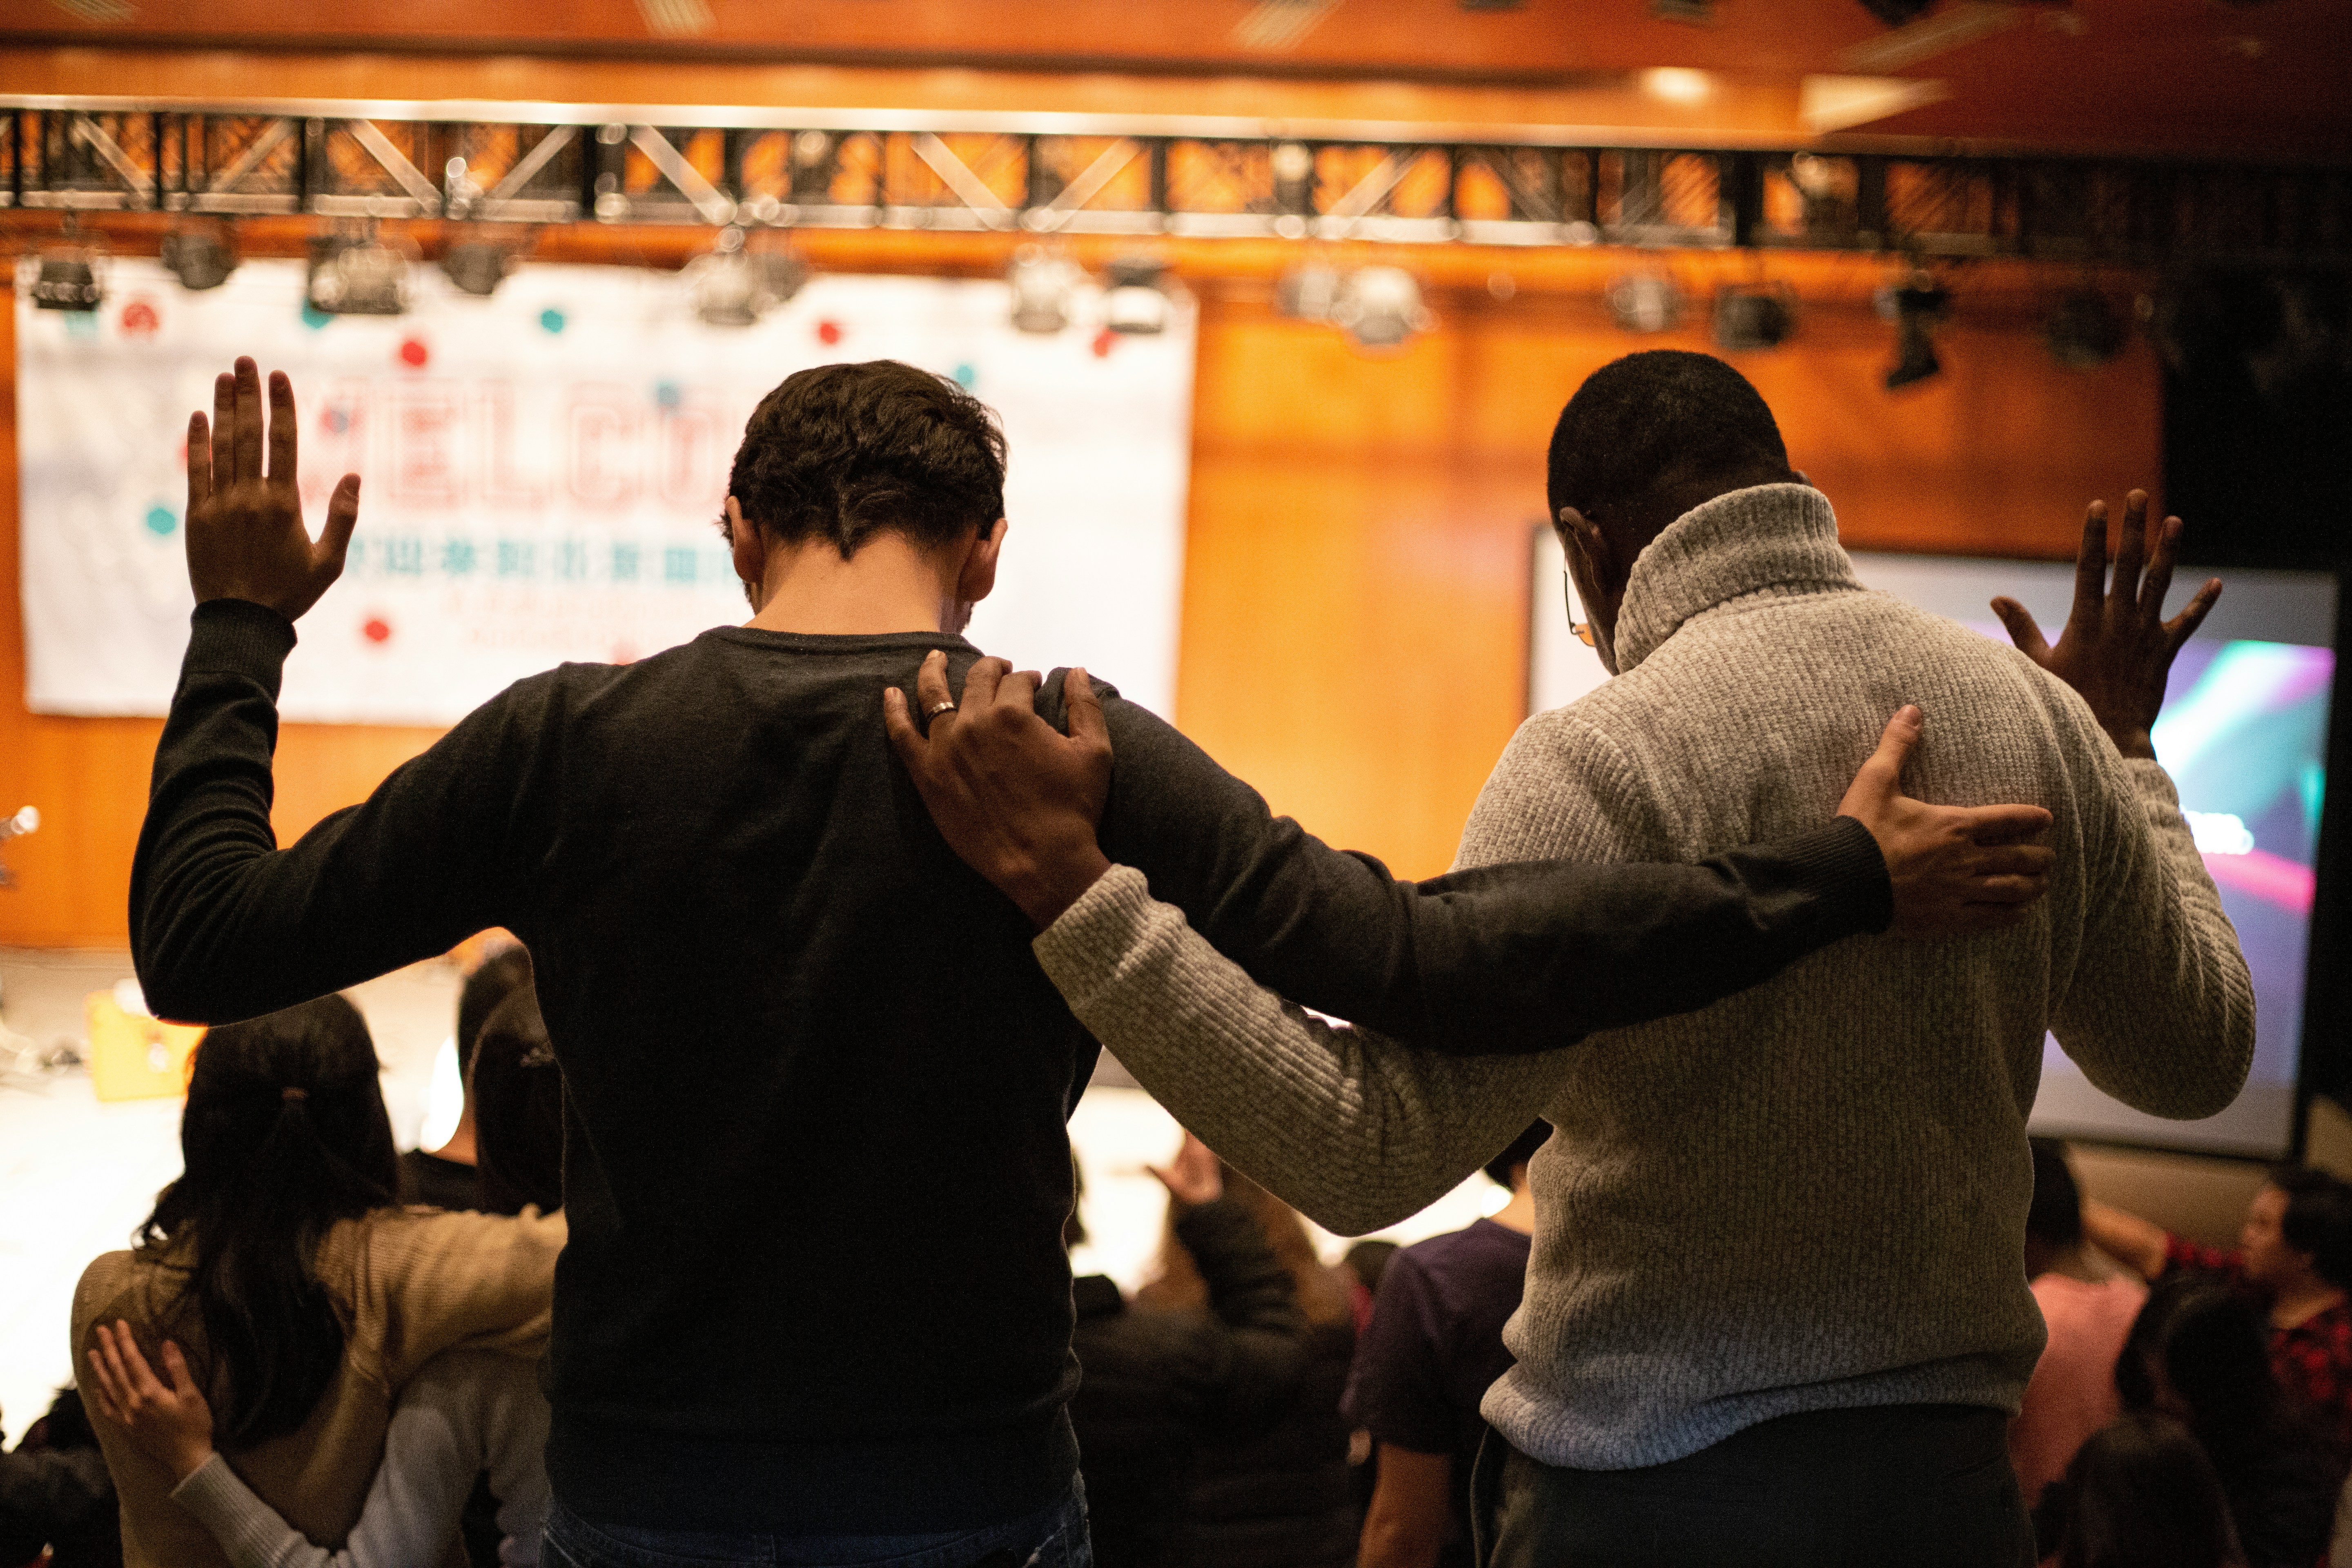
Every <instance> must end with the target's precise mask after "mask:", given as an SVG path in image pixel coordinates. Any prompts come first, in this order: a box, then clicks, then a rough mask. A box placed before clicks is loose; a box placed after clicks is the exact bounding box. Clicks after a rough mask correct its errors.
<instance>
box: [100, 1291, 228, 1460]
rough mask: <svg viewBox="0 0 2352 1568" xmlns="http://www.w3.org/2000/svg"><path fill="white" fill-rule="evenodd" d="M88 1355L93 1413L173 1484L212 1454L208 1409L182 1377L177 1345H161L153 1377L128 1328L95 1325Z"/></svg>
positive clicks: (200, 1394)
mask: <svg viewBox="0 0 2352 1568" xmlns="http://www.w3.org/2000/svg"><path fill="white" fill-rule="evenodd" d="M97 1339H98V1343H97V1345H96V1346H95V1347H94V1348H92V1349H91V1350H90V1351H89V1368H90V1377H89V1381H88V1383H87V1384H85V1385H84V1386H85V1387H86V1388H87V1389H88V1391H89V1394H90V1403H91V1404H93V1405H97V1406H98V1413H99V1414H100V1415H102V1416H104V1417H105V1418H106V1419H107V1420H109V1421H110V1422H112V1423H113V1424H114V1425H115V1426H120V1427H121V1428H122V1429H123V1431H124V1432H125V1433H126V1434H128V1435H129V1436H130V1438H131V1445H132V1446H133V1447H136V1448H137V1449H138V1450H139V1451H140V1452H141V1453H142V1454H144V1455H146V1456H147V1457H148V1458H151V1459H152V1460H154V1461H155V1462H156V1463H157V1464H159V1465H161V1466H163V1468H165V1469H166V1470H169V1471H170V1472H171V1473H172V1479H173V1482H174V1484H176V1483H178V1482H180V1481H184V1480H186V1479H188V1478H189V1477H190V1476H193V1475H194V1474H195V1473H196V1472H197V1471H198V1470H200V1469H202V1468H204V1465H205V1460H207V1459H209V1458H212V1455H213V1409H212V1405H210V1404H209V1403H207V1402H206V1400H205V1394H204V1390H202V1389H200V1388H198V1387H197V1386H196V1380H195V1379H194V1378H193V1377H191V1376H190V1375H188V1363H187V1359H186V1358H185V1357H184V1356H183V1355H181V1353H180V1347H179V1346H178V1345H177V1344H174V1343H173V1342H172V1341H170V1340H165V1341H164V1342H163V1372H164V1374H165V1376H166V1377H168V1378H169V1379H170V1380H171V1381H170V1382H168V1383H166V1382H165V1381H164V1380H163V1378H159V1377H157V1376H156V1375H155V1373H154V1371H153V1370H152V1368H150V1367H149V1366H148V1364H147V1358H146V1357H145V1356H144V1355H142V1354H141V1353H140V1352H139V1342H138V1341H137V1340H135V1339H133V1338H132V1337H131V1325H130V1324H129V1323H127V1322H122V1321H117V1322H116V1323H115V1324H114V1326H113V1327H111V1328H109V1327H108V1326H107V1325H106V1324H104V1323H100V1324H99V1325H98V1329H97Z"/></svg>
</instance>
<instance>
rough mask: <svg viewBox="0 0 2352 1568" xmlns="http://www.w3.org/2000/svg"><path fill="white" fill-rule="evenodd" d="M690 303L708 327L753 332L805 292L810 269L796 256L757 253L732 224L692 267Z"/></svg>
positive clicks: (688, 277) (688, 268)
mask: <svg viewBox="0 0 2352 1568" xmlns="http://www.w3.org/2000/svg"><path fill="white" fill-rule="evenodd" d="M682 276H683V277H684V278H685V279H686V293H687V300H688V302H689V303H690V304H691V305H692V306H693V307H694V313H695V314H696V315H697V316H698V317H700V318H701V319H702V321H703V322H704V323H705V324H706V325H709V326H713V327H748V326H751V325H752V324H753V323H754V322H756V321H759V319H760V318H761V316H764V315H766V314H767V313H768V312H769V311H770V310H774V309H775V308H776V307H777V306H779V305H782V304H783V303H784V302H786V301H787V300H791V299H792V297H793V295H795V294H797V293H799V292H800V291H801V289H802V287H803V285H805V284H806V283H807V282H808V279H809V265H808V263H807V262H806V261H805V260H803V259H802V258H801V256H800V255H799V253H798V252H796V251H791V250H752V249H751V248H750V247H748V246H747V245H746V244H745V242H744V234H743V231H742V230H741V229H740V228H739V227H736V226H732V225H730V226H728V227H726V228H723V229H720V230H719V238H718V241H717V243H715V244H714V245H713V246H712V247H711V248H710V249H709V251H707V252H706V253H704V254H703V255H701V256H698V257H696V258H694V259H693V260H692V261H689V262H688V263H687V265H686V270H685V272H684V273H683V274H682Z"/></svg>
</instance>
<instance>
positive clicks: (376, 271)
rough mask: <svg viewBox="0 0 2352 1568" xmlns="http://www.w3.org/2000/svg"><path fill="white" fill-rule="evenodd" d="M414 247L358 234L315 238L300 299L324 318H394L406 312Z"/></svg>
mask: <svg viewBox="0 0 2352 1568" xmlns="http://www.w3.org/2000/svg"><path fill="white" fill-rule="evenodd" d="M414 263H415V247H414V246H411V245H408V244H405V243H404V242H394V241H390V240H387V239H385V238H383V237H381V236H380V235H378V234H377V232H376V230H375V228H374V226H373V225H371V226H368V227H367V228H365V229H363V230H359V231H355V232H353V231H342V232H337V233H334V234H322V235H318V236H315V237H313V238H312V239H311V241H310V282H309V284H308V285H307V287H306V288H305V289H304V297H305V298H306V299H307V300H309V301H310V308H311V309H312V310H317V311H319V312H320V314H321V315H328V316H397V315H401V314H404V312H405V311H406V310H407V309H408V301H409V296H410V293H411V290H412V288H413V284H412V280H411V277H410V273H411V268H412V267H413V265H414Z"/></svg>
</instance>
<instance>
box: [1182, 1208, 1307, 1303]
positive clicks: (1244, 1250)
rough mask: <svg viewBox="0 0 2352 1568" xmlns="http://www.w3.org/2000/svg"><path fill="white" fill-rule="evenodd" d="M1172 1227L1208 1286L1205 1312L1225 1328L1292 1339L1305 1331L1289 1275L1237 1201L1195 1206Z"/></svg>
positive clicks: (1262, 1231)
mask: <svg viewBox="0 0 2352 1568" xmlns="http://www.w3.org/2000/svg"><path fill="white" fill-rule="evenodd" d="M1174 1229H1175V1232H1176V1239H1177V1241H1178V1242H1179V1243H1180V1244H1181V1245H1182V1247H1183V1248H1184V1250H1185V1251H1187V1252H1189V1253H1191V1254H1192V1262H1193V1265H1194V1267H1196V1268H1199V1269H1200V1271H1201V1282H1202V1284H1204V1285H1206V1286H1207V1287H1208V1288H1209V1310H1210V1311H1212V1312H1213V1313H1214V1314H1215V1315H1216V1317H1217V1319H1218V1321H1221V1322H1223V1324H1224V1325H1225V1326H1226V1327H1227V1328H1230V1329H1237V1330H1256V1331H1264V1332H1267V1333H1272V1334H1277V1335H1282V1334H1286V1335H1289V1336H1291V1337H1293V1338H1296V1337H1297V1335H1298V1334H1300V1333H1301V1332H1303V1331H1305V1329H1306V1326H1307V1320H1306V1317H1305V1315H1304V1314H1303V1313H1301V1312H1300V1310H1299V1308H1298V1289H1297V1285H1296V1284H1295V1283H1294V1282H1293V1281H1292V1279H1291V1278H1290V1271H1289V1270H1288V1269H1286V1268H1283V1266H1282V1260H1281V1259H1280V1258H1276V1257H1275V1255H1274V1248H1273V1247H1272V1246H1271V1245H1270V1244H1269V1243H1268V1242H1267V1240H1266V1238H1265V1231H1264V1230H1262V1229H1260V1228H1259V1226H1258V1224H1257V1222H1256V1220H1255V1219H1253V1218H1252V1217H1251V1216H1250V1215H1249V1213H1248V1211H1246V1210H1245V1209H1244V1208H1243V1207H1242V1206H1241V1205H1239V1204H1238V1203H1236V1202H1234V1200H1233V1199H1231V1198H1226V1197H1221V1198H1215V1199H1213V1200H1211V1201H1210V1202H1208V1203H1205V1204H1200V1205H1194V1206H1192V1207H1190V1208H1188V1209H1185V1210H1184V1212H1183V1213H1181V1215H1178V1216H1177V1218H1176V1221H1175V1226H1174Z"/></svg>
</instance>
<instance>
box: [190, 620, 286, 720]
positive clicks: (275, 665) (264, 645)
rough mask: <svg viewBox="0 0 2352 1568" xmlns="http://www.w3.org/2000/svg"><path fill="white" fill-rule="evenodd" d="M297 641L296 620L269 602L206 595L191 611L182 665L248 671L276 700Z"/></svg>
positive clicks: (230, 672) (217, 670)
mask: <svg viewBox="0 0 2352 1568" xmlns="http://www.w3.org/2000/svg"><path fill="white" fill-rule="evenodd" d="M294 641H295V638H294V623H293V622H292V621H289V620H288V619H287V618H286V617H285V616H281V615H279V614H278V612H277V611H275V610H273V609H271V608H269V607H268V605H257V604H255V603H253V602H252V601H251V600H249V599H206V600H205V602H204V603H203V604H201V605H197V606H196V608H195V613H194V615H192V616H189V617H188V656H187V658H185V659H184V660H183V661H182V668H184V669H190V670H195V669H201V670H205V671H206V672H207V673H217V674H224V675H243V676H249V677H251V678H252V679H254V680H255V681H256V682H257V683H259V684H260V685H261V686H263V687H265V688H267V689H268V692H269V695H270V698H271V699H272V700H276V698H277V696H278V680H279V678H280V677H281V676H282V675H283V674H284V673H285V668H286V656H287V655H288V654H289V653H292V652H293V651H294Z"/></svg>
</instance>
